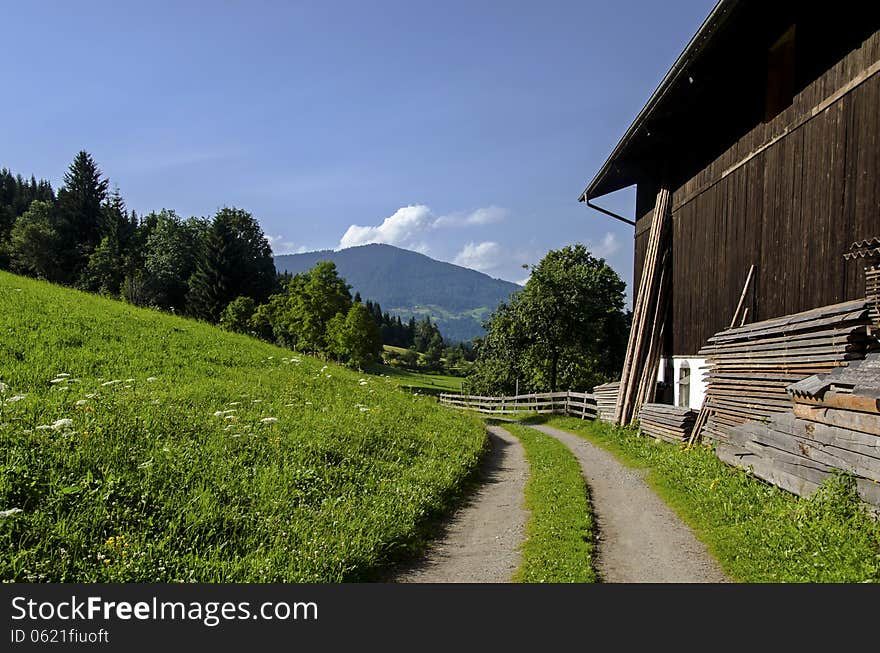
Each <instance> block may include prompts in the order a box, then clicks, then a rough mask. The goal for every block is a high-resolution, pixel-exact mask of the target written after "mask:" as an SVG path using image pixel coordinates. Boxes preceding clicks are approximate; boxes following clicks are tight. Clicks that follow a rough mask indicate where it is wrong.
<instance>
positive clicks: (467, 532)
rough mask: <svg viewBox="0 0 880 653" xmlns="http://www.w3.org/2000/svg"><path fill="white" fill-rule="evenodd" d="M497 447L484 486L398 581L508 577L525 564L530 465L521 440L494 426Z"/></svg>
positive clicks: (487, 580)
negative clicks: (522, 559)
mask: <svg viewBox="0 0 880 653" xmlns="http://www.w3.org/2000/svg"><path fill="white" fill-rule="evenodd" d="M489 439H490V443H491V447H492V448H491V451H490V453H489V455H488V456H487V457H486V460H485V461H484V463H483V468H482V470H481V478H480V488H479V489H478V490H477V491H476V492H475V493H474V495H473V496H472V497H471V498H470V500H469V501H468V502H467V503H466V504H465V505H464V506H462V507H461V508H460V509H459V510H458V511H457V512H456V513H455V514H454V515H453V516H452V518H451V519H450V520H449V522H448V523H447V524H446V526H445V528H444V530H443V532H442V533H441V534H440V535H439V536H438V538H437V541H436V543H435V544H434V545H433V546H432V547H431V548H430V549H429V551H428V552H427V554H426V556H425V557H424V558H423V559H421V560H420V561H419V562H417V563H416V564H415V565H413V566H411V567H409V568H407V569H404V570H402V571H400V572H398V573H397V574H396V575H395V576H394V577H393V578H392V579H391V581H392V582H398V583H507V582H510V580H511V577H512V576H513V574H514V573H515V572H516V570H517V569H518V568H519V563H520V551H519V547H520V545H521V544H522V541H523V537H524V532H525V524H526V521H527V519H528V512H527V511H526V510H525V508H524V507H523V490H524V488H525V484H526V480H527V479H528V476H529V465H528V463H527V462H526V458H525V453H524V451H523V447H522V444H520V442H519V440H517V439H516V438H515V437H513V436H512V435H510V434H509V433H508V432H507V431H505V430H504V429H500V428H498V427H489Z"/></svg>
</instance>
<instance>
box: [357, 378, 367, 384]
mask: <svg viewBox="0 0 880 653" xmlns="http://www.w3.org/2000/svg"><path fill="white" fill-rule="evenodd" d="M358 385H367V382H366V381H364V380H363V379H361V380H360V381H358Z"/></svg>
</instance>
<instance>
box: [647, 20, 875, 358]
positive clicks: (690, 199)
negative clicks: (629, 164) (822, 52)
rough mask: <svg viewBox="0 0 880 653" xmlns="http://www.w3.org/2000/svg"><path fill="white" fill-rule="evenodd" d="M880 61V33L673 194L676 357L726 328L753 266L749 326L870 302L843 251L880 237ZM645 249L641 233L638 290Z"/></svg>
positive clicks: (856, 265)
mask: <svg viewBox="0 0 880 653" xmlns="http://www.w3.org/2000/svg"><path fill="white" fill-rule="evenodd" d="M878 62H880V32H877V33H875V34H874V35H873V36H871V37H870V38H869V39H867V40H866V41H865V42H864V43H863V44H862V46H861V47H860V48H858V49H856V50H853V51H852V52H850V53H849V54H848V55H847V56H846V57H844V58H843V59H842V60H841V61H839V62H838V63H837V64H836V65H835V66H834V67H832V68H830V69H829V70H828V71H826V72H825V73H824V74H823V75H822V76H821V77H819V78H818V79H816V80H815V81H814V82H813V83H811V84H810V85H809V86H807V87H806V88H804V90H803V91H802V92H800V93H799V94H798V95H797V96H795V99H794V102H793V104H792V105H791V106H790V107H789V108H787V109H786V110H784V111H783V112H782V113H780V114H779V115H778V116H776V117H775V118H774V119H773V120H771V121H770V122H767V123H762V124H760V125H758V126H757V127H755V128H754V129H753V130H752V131H750V132H748V133H747V134H746V135H745V136H744V137H743V138H741V139H740V140H739V141H738V142H737V143H735V144H734V145H733V146H732V147H730V148H729V149H728V150H727V151H725V152H724V153H723V154H722V155H721V156H719V157H718V158H717V159H715V160H714V161H713V162H712V163H711V164H709V165H708V166H707V167H706V168H704V169H703V170H701V171H700V172H699V173H698V174H696V175H695V176H693V177H692V178H691V179H689V180H688V181H686V182H685V183H683V184H682V185H681V186H680V187H678V188H677V189H676V190H675V192H674V194H673V200H672V207H673V209H672V210H673V213H672V216H673V238H674V241H673V249H674V264H673V267H674V271H673V298H672V324H671V325H667V326H668V327H670V328H671V331H672V334H671V335H672V338H671V343H672V345H671V346H672V350H673V351H671V352H670V351H666V352H665V353H666V354H670V353H673V354H676V355H693V354H695V353H696V352H697V351H698V350H699V349H700V348H701V347H702V346H703V345H704V344H705V342H706V340H707V339H708V338H709V337H710V336H711V335H712V334H714V333H716V332H718V331H720V330H722V329H724V328H726V327H727V326H728V324H729V322H730V319H731V316H732V315H733V312H734V310H735V308H736V305H737V302H738V300H739V297H740V293H741V291H742V286H743V282H744V281H745V278H746V274H747V272H748V269H749V266H750V265H752V264H753V263H754V264H755V265H756V266H757V270H756V278H755V279H754V281H753V283H752V289H751V291H750V292H749V293H748V296H747V298H746V303H745V306H747V307H748V311H749V312H748V320H749V321H750V322H751V321H755V320H764V319H768V318H771V317H776V316H780V315H786V314H789V313H796V312H800V311H805V310H808V309H811V308H815V307H818V306H824V305H827V304H832V303H837V302H841V301H845V300H848V299H855V298H857V297H863V296H864V287H863V285H864V279H863V275H862V273H861V266H860V264H859V263H858V262H856V261H850V262H845V261H844V259H843V254H844V252H845V251H846V250H847V248H848V246H849V244H850V243H852V242H853V241H855V240H858V239H863V238H868V237H871V236H875V235H878V234H880V72H877V71H878V68H880V64H878ZM640 222H641V221H640ZM646 242H647V232H645V231H641V232H640V230H639V228H638V226H637V227H636V236H635V275H634V277H635V279H634V283H635V284H636V285H635V288H638V279H639V275H640V272H641V267H642V264H643V260H644V255H645V252H644V250H645V243H646Z"/></svg>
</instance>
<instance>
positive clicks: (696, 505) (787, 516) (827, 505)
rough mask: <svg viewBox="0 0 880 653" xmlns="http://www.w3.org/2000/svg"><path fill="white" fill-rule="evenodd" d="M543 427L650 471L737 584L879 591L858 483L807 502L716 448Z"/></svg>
mask: <svg viewBox="0 0 880 653" xmlns="http://www.w3.org/2000/svg"><path fill="white" fill-rule="evenodd" d="M545 421H546V422H547V423H548V424H550V425H552V426H556V427H558V428H562V429H565V430H567V431H570V432H572V433H575V434H577V435H580V436H582V437H584V438H586V439H588V440H590V441H591V442H594V443H596V444H598V445H600V446H602V447H604V448H606V449H608V450H609V451H611V452H612V453H614V454H615V455H616V456H617V457H618V458H620V459H621V460H622V461H623V462H625V463H627V464H628V465H630V466H633V467H639V468H646V469H648V470H649V473H648V482H649V483H650V484H651V485H652V487H653V488H654V489H655V490H656V491H657V492H658V494H660V495H661V496H662V497H663V498H664V499H665V500H666V501H667V503H669V504H670V505H671V506H672V508H673V509H675V510H676V511H677V512H678V513H679V515H681V516H682V517H683V519H684V520H685V521H686V522H687V523H688V524H690V526H691V527H692V528H693V529H694V530H695V532H696V533H697V535H698V536H699V537H700V539H702V540H703V541H704V542H705V543H706V544H707V545H708V546H709V548H710V550H711V551H712V553H713V554H714V555H715V556H716V557H717V559H718V560H719V562H720V563H721V565H722V567H723V568H724V570H725V571H726V572H727V574H728V575H729V576H731V577H732V578H734V579H737V580H740V581H746V582H844V583H852V582H878V581H880V523H878V522H877V521H876V520H875V519H873V518H872V517H871V516H870V515H869V514H868V512H867V511H866V509H865V507H864V505H863V504H862V503H861V502H860V501H859V497H858V494H857V492H856V490H855V485H854V483H853V481H852V479H851V478H848V477H846V476H832V477H830V478H829V479H828V480H826V482H825V483H824V484H823V485H822V486H821V487H820V489H819V490H818V491H817V492H816V493H815V494H814V495H813V496H812V497H810V498H800V497H797V496H794V495H792V494H789V493H787V492H785V491H784V490H780V489H779V488H776V487H773V486H771V485H768V484H766V483H764V482H762V481H760V480H759V479H757V478H755V477H754V476H752V475H751V474H749V473H747V472H745V471H743V470H739V469H735V468H733V467H730V466H728V465H726V464H724V463H723V462H721V461H720V460H718V458H717V457H716V456H715V454H714V452H713V451H712V449H711V447H709V446H698V447H694V448H691V449H684V448H682V447H679V446H675V445H673V444H668V443H665V442H657V441H655V440H653V439H652V438H646V437H643V436H640V435H638V434H637V433H636V432H635V431H634V430H632V429H622V428H616V427H613V426H610V425H608V424H604V423H602V422H583V421H581V420H579V419H574V418H567V417H554V418H552V419H550V420H545Z"/></svg>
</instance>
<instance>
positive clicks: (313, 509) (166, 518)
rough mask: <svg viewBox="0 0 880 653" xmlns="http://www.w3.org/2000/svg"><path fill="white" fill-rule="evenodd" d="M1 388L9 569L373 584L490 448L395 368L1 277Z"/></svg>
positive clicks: (35, 576) (64, 577) (479, 432)
mask: <svg viewBox="0 0 880 653" xmlns="http://www.w3.org/2000/svg"><path fill="white" fill-rule="evenodd" d="M431 376H432V378H434V377H433V375H431ZM0 382H2V385H0V400H2V403H0V466H2V473H0V515H2V516H0V579H2V580H4V581H81V582H91V581H112V582H146V581H150V582H174V581H203V582H215V581H228V582H232V581H236V582H256V581H259V582H313V581H327V582H335V581H344V580H358V579H364V578H370V577H372V575H373V574H375V573H376V572H377V570H379V569H382V568H383V567H385V566H387V565H388V564H389V562H391V561H392V560H394V559H395V558H397V557H398V556H400V555H403V554H407V553H411V552H412V551H413V550H414V549H417V548H418V547H419V546H420V545H421V544H422V541H423V538H424V535H425V533H424V525H425V524H426V523H428V521H429V520H431V519H432V518H434V517H436V516H437V515H438V514H440V513H441V512H443V511H445V510H447V509H449V507H450V505H451V503H452V502H453V501H454V498H455V496H456V493H457V492H458V491H459V489H460V487H461V486H462V484H463V482H464V481H465V480H466V479H467V478H468V476H469V475H470V474H471V472H472V471H473V470H474V469H475V467H476V465H477V463H478V460H479V458H480V453H481V451H482V449H483V447H484V444H485V431H484V428H483V425H482V424H481V423H480V422H479V421H478V420H477V419H474V418H471V417H470V416H468V415H462V414H459V413H456V412H454V411H450V410H445V409H442V408H441V407H439V406H438V405H437V403H436V400H434V399H432V398H426V397H418V396H414V395H412V394H410V393H406V392H403V391H401V390H400V389H399V388H398V387H397V386H398V384H399V383H400V377H399V376H397V377H394V378H387V377H376V376H372V375H365V374H357V373H355V372H351V371H348V370H345V369H343V368H340V367H337V366H335V365H331V364H326V363H324V362H322V361H319V360H316V359H313V358H309V357H307V356H301V355H297V354H294V353H292V352H290V351H287V350H285V349H281V348H279V347H275V346H272V345H269V344H266V343H263V342H260V341H257V340H254V339H252V338H249V337H246V336H241V335H236V334H232V333H227V332H225V331H221V330H219V329H216V328H214V327H211V326H208V325H206V324H202V323H199V322H195V321H191V320H185V319H181V318H177V317H174V316H171V315H167V314H163V313H159V312H156V311H150V310H146V309H139V308H135V307H132V306H130V305H127V304H123V303H121V302H116V301H112V300H108V299H103V298H100V297H96V296H93V295H88V294H84V293H79V292H76V291H72V290H68V289H64V288H61V287H57V286H52V285H50V284H47V283H43V282H39V281H33V280H30V279H26V278H23V277H18V276H14V275H11V274H6V273H0Z"/></svg>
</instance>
